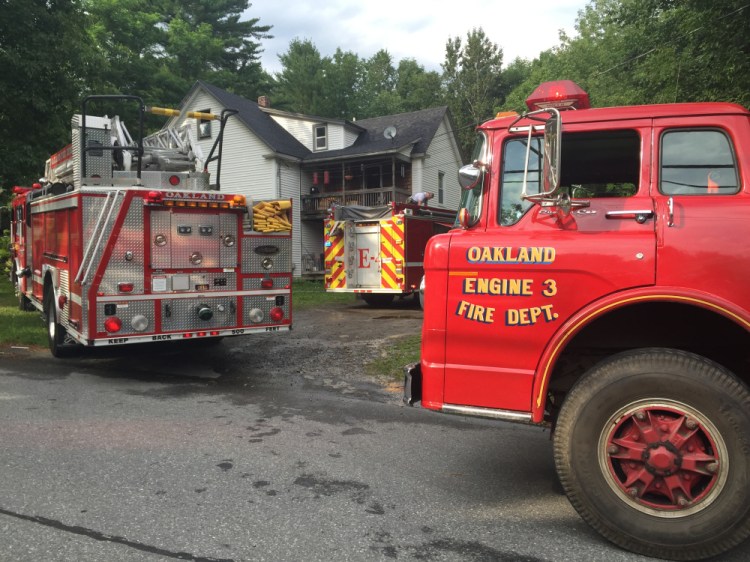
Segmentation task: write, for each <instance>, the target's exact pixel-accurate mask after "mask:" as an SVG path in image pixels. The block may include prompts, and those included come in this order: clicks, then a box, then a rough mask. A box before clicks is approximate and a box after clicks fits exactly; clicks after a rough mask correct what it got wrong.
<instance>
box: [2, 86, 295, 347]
mask: <svg viewBox="0 0 750 562" xmlns="http://www.w3.org/2000/svg"><path fill="white" fill-rule="evenodd" d="M122 101H124V102H126V103H130V102H135V103H137V106H138V113H139V121H140V123H139V134H138V136H137V138H136V139H135V140H134V139H133V138H132V137H131V136H130V133H129V132H128V130H127V128H126V127H125V126H124V124H123V123H122V122H121V121H120V119H119V118H118V117H113V118H108V117H94V116H91V115H87V106H88V104H90V103H96V104H99V103H102V104H103V103H120V102H122ZM147 110H150V111H151V112H152V113H156V114H162V115H175V114H178V113H177V112H176V111H175V110H167V109H160V108H146V107H145V106H144V105H143V102H142V101H141V100H140V98H136V97H133V96H91V97H89V98H86V100H85V101H84V102H83V107H82V112H81V114H80V115H75V116H74V117H73V120H72V127H73V135H72V141H73V142H72V144H71V145H69V146H67V147H65V148H64V149H63V150H61V151H60V152H58V153H56V154H54V155H53V156H52V157H51V158H50V160H49V161H48V162H47V169H46V177H45V178H44V179H43V180H42V182H41V183H40V184H36V185H35V186H34V187H32V188H20V187H17V188H15V189H14V192H15V194H16V195H15V197H14V199H13V201H12V210H13V222H12V234H11V243H12V244H11V246H12V248H11V250H12V252H11V257H12V260H13V272H12V274H11V276H12V278H13V281H14V283H15V285H16V290H17V294H18V299H19V307H20V308H21V309H37V310H39V311H41V312H42V313H43V315H44V316H45V318H46V321H47V325H48V336H49V337H48V339H49V347H50V350H51V352H52V354H53V355H55V356H57V357H60V356H64V355H67V354H68V353H69V352H70V351H71V350H73V349H75V348H76V347H79V346H80V345H83V346H108V345H120V344H131V343H143V342H155V341H164V340H173V341H174V340H192V341H195V340H198V339H200V340H204V339H211V338H213V339H214V341H216V339H218V338H221V337H224V336H235V335H240V334H252V333H257V332H269V331H274V332H276V331H287V330H289V329H290V327H291V322H292V318H291V274H292V273H291V272H292V264H291V261H292V249H291V246H292V244H291V234H290V232H289V231H288V230H286V229H284V230H280V231H279V232H269V231H268V230H269V229H268V228H266V227H264V229H263V230H264V232H258V231H257V230H256V229H253V223H252V218H251V216H252V215H249V213H248V204H247V201H246V198H245V197H244V196H242V195H233V194H228V193H223V192H221V191H219V185H218V176H219V173H218V172H219V171H220V169H221V168H220V163H221V153H222V150H221V149H222V140H223V135H224V126H225V124H226V122H227V119H228V118H229V117H230V116H231V115H232V114H233V113H235V112H234V111H232V110H225V111H224V112H223V113H222V114H221V116H216V115H213V114H207V113H195V114H191V115H190V117H195V118H197V119H201V120H211V119H217V120H219V121H220V132H219V134H218V136H217V138H216V141H215V142H214V144H213V147H212V149H211V152H210V153H209V155H208V157H206V158H204V157H203V153H202V151H201V150H200V145H199V144H198V143H197V142H195V140H194V138H193V136H192V133H191V129H190V127H188V126H185V127H183V128H181V129H176V130H172V129H165V130H163V131H161V132H159V133H157V134H156V135H153V136H151V137H146V138H144V137H143V115H144V112H145V111H147ZM214 160H216V161H217V183H216V184H215V185H209V175H208V171H207V170H208V164H209V163H210V162H212V161H214ZM282 203H283V205H279V206H280V207H284V208H285V209H286V210H285V211H284V212H285V213H287V212H290V211H291V209H290V207H291V202H290V201H285V202H282ZM287 218H288V217H287ZM287 222H288V221H287Z"/></svg>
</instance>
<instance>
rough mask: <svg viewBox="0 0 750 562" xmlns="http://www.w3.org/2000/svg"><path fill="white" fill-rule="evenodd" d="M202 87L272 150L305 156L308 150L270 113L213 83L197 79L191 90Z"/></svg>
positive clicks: (296, 156)
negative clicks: (233, 112) (229, 109)
mask: <svg viewBox="0 0 750 562" xmlns="http://www.w3.org/2000/svg"><path fill="white" fill-rule="evenodd" d="M197 87H202V88H204V89H205V90H206V91H208V93H210V94H211V95H212V96H214V97H215V98H216V99H217V100H218V102H219V103H221V104H222V105H223V106H224V107H228V108H232V109H236V110H237V111H238V113H237V118H238V119H239V120H240V121H242V122H243V123H244V124H245V125H247V127H248V128H249V129H250V130H251V131H253V133H255V134H256V135H257V136H258V137H259V138H260V140H262V141H263V142H264V143H266V144H267V145H268V146H269V147H270V148H271V149H272V150H273V151H274V152H279V153H281V154H285V155H288V156H292V157H294V158H299V159H300V160H301V159H303V158H304V157H305V156H307V155H308V154H309V153H310V151H309V150H308V149H307V148H306V147H305V146H304V145H303V144H302V143H301V142H299V141H298V140H297V139H295V138H294V137H293V136H292V135H290V134H289V133H288V132H287V131H286V130H285V129H284V128H283V127H282V126H281V125H279V124H278V123H277V122H276V121H274V120H273V119H272V118H271V116H270V115H268V114H266V113H265V112H263V111H262V110H261V108H260V106H259V105H258V104H257V103H255V102H253V101H250V100H248V99H245V98H243V97H242V96H238V95H235V94H230V93H229V92H227V91H226V90H222V89H221V88H217V87H216V86H214V85H213V84H209V83H208V82H203V81H202V80H198V81H197V82H196V84H195V86H193V90H195V89H196V88H197ZM191 93H192V92H191Z"/></svg>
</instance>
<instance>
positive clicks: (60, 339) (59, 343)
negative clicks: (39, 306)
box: [45, 289, 73, 357]
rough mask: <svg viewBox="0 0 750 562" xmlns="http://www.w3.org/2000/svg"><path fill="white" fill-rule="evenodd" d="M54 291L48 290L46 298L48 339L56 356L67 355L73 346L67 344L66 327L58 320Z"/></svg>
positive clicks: (50, 348) (50, 347)
mask: <svg viewBox="0 0 750 562" xmlns="http://www.w3.org/2000/svg"><path fill="white" fill-rule="evenodd" d="M54 298H55V297H54V293H53V292H52V290H51V289H48V290H47V297H46V298H45V306H46V312H47V314H46V316H47V341H48V342H49V350H50V351H51V352H52V355H53V356H55V357H67V356H69V355H70V352H71V349H72V347H73V346H71V345H65V343H64V342H65V328H64V327H63V326H62V325H61V324H58V322H57V308H56V307H55V301H54Z"/></svg>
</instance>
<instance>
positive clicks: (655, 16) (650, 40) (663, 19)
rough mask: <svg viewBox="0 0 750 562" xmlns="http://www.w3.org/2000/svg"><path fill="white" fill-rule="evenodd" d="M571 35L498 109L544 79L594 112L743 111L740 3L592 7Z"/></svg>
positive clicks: (746, 9) (748, 18)
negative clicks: (577, 92)
mask: <svg viewBox="0 0 750 562" xmlns="http://www.w3.org/2000/svg"><path fill="white" fill-rule="evenodd" d="M576 31H577V32H578V34H577V36H574V37H568V36H566V35H565V34H563V35H561V37H560V40H561V43H560V45H559V46H558V47H556V48H554V49H551V50H549V51H546V52H544V53H542V54H541V55H540V57H539V58H538V59H535V60H534V61H533V62H532V63H531V68H530V72H529V74H528V76H527V78H526V80H524V81H523V82H522V83H520V84H519V85H518V86H517V88H515V89H514V90H513V92H511V94H510V95H509V96H508V98H507V100H506V104H505V105H506V107H509V108H514V109H519V108H521V107H522V106H523V99H525V97H526V96H528V95H529V93H531V91H532V90H533V88H534V87H536V86H537V85H538V84H539V83H541V82H544V81H547V80H558V79H570V80H574V81H576V82H578V83H579V84H580V85H581V86H582V87H583V88H584V89H585V90H586V91H587V92H588V93H589V95H590V96H591V100H592V104H594V105H596V106H612V105H630V104H643V103H672V102H685V101H734V102H736V103H739V104H742V105H744V106H746V107H747V106H749V105H750V6H748V4H747V2H744V1H743V0H716V1H714V2H706V1H705V0H685V1H682V2H674V0H622V1H619V0H592V1H591V2H590V3H589V4H588V5H587V6H586V7H585V8H584V9H583V10H582V11H581V12H579V15H578V19H577V21H576Z"/></svg>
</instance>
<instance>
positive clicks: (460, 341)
mask: <svg viewBox="0 0 750 562" xmlns="http://www.w3.org/2000/svg"><path fill="white" fill-rule="evenodd" d="M527 105H528V106H529V110H530V111H529V112H528V113H526V114H524V115H521V116H519V115H515V114H512V115H504V114H500V115H498V117H497V118H495V119H493V120H491V121H489V122H487V123H485V124H483V125H481V126H480V127H479V128H478V136H477V143H476V147H475V150H474V154H473V160H472V163H471V164H470V165H468V166H466V167H464V168H462V169H461V171H460V173H459V180H460V182H461V184H462V186H463V187H464V192H463V199H462V205H461V208H460V210H459V219H458V222H459V223H460V228H456V229H453V230H451V231H450V232H449V233H446V234H442V235H438V236H435V237H433V238H432V239H431V240H430V242H429V243H428V246H427V251H426V255H425V281H424V303H425V313H424V325H423V332H422V356H421V362H420V364H419V365H414V366H410V367H408V368H407V375H406V382H405V389H404V391H405V396H404V399H405V401H407V402H408V403H414V402H416V401H418V400H421V403H422V406H423V407H425V408H429V409H432V410H437V411H441V412H446V413H453V414H463V415H469V416H483V417H489V418H495V419H499V420H508V421H515V422H522V423H527V424H537V425H540V426H548V427H550V428H551V429H552V430H553V436H554V457H555V463H556V467H557V470H558V474H559V476H560V480H561V482H562V485H563V487H564V489H565V492H566V494H567V495H568V497H569V499H570V501H571V503H572V505H573V506H574V507H575V509H576V510H577V511H578V512H579V513H580V514H581V516H582V517H583V518H584V519H585V520H586V521H587V522H588V523H589V524H590V525H591V526H592V527H593V528H594V529H596V530H597V531H598V532H600V533H601V534H602V535H603V536H604V537H606V538H607V539H609V540H611V541H613V542H614V543H616V544H618V545H620V546H621V547H624V548H627V549H631V550H633V551H636V552H639V553H643V554H647V555H650V556H656V557H662V558H670V559H680V560H688V559H698V558H704V557H708V556H713V555H716V554H718V553H720V552H723V551H725V550H727V549H729V548H731V547H733V546H735V545H737V544H739V543H740V542H742V541H743V540H744V539H746V538H747V537H748V535H749V534H750V485H748V475H750V391H749V390H748V384H749V383H750V368H749V367H750V361H749V359H750V355H748V349H750V291H748V290H747V282H748V279H750V247H748V244H747V242H746V240H747V238H748V235H750V221H749V220H748V215H749V214H750V159H749V158H748V156H749V155H750V112H749V111H748V110H747V109H745V108H743V107H740V106H738V105H733V104H729V103H693V104H668V105H650V106H640V107H609V108H597V109H594V108H590V104H589V100H588V95H587V94H586V92H584V91H583V90H582V89H581V88H580V87H578V86H577V85H576V84H574V83H572V82H570V81H561V82H554V83H546V84H543V85H541V86H540V87H539V88H537V90H535V92H534V93H533V94H532V96H531V97H530V98H529V99H528V100H527ZM568 109H569V110H568ZM573 109H575V110H573Z"/></svg>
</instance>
